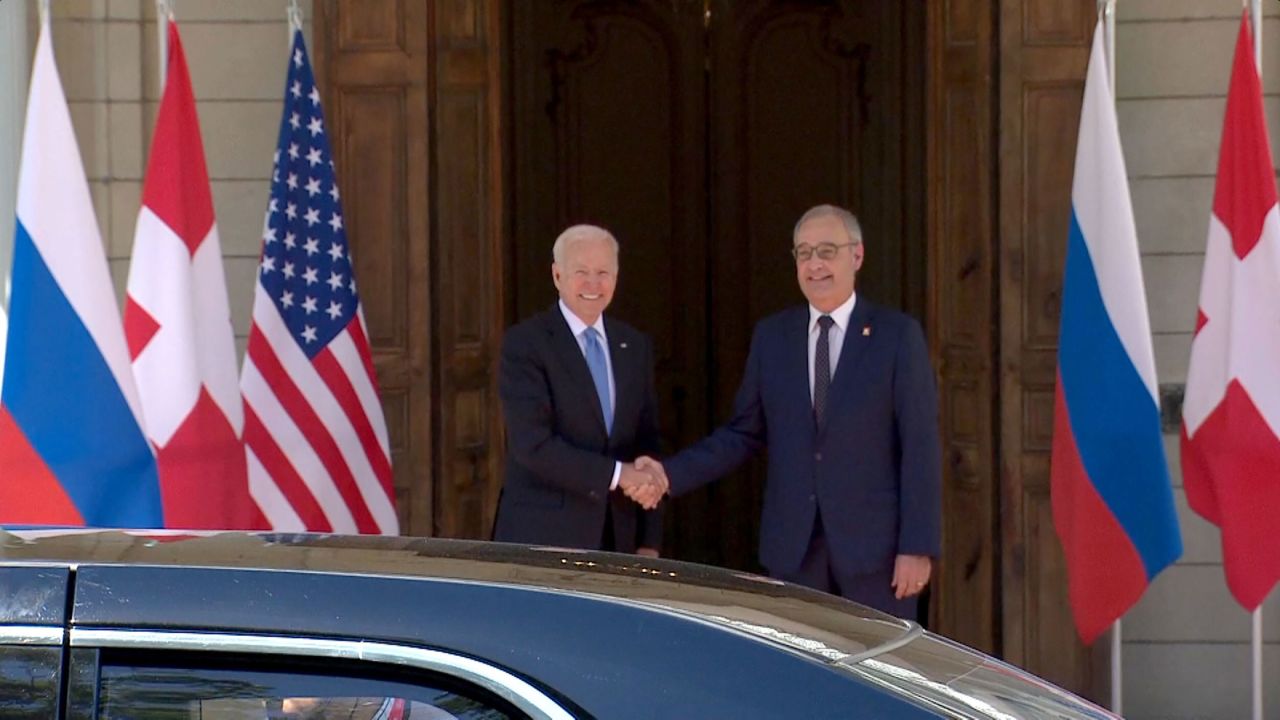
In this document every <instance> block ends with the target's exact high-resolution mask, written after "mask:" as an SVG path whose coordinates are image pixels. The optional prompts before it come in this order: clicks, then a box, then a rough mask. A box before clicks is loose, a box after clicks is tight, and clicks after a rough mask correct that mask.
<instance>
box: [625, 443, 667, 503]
mask: <svg viewBox="0 0 1280 720" xmlns="http://www.w3.org/2000/svg"><path fill="white" fill-rule="evenodd" d="M670 486H671V484H670V483H669V482H668V481H667V473H666V471H665V470H663V469H662V463H660V462H658V461H657V460H654V459H653V458H651V457H649V456H647V455H643V456H641V457H638V458H636V461H635V462H634V463H631V464H627V463H623V464H622V475H621V477H619V478H618V489H619V490H621V491H622V492H624V493H626V494H627V497H629V498H631V499H632V500H635V501H636V502H637V503H639V504H640V506H641V507H643V508H644V509H645V510H652V509H654V508H656V507H658V503H660V502H662V497H663V496H664V495H666V494H667V490H668V488H670Z"/></svg>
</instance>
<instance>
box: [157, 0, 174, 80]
mask: <svg viewBox="0 0 1280 720" xmlns="http://www.w3.org/2000/svg"><path fill="white" fill-rule="evenodd" d="M172 15H173V9H172V8H171V7H170V6H169V0H156V34H157V35H158V36H159V38H160V55H159V57H160V62H158V63H156V64H157V65H159V66H160V68H159V70H160V85H159V86H158V89H157V92H159V93H160V97H164V82H165V74H166V73H167V72H168V71H169V19H170V17H172Z"/></svg>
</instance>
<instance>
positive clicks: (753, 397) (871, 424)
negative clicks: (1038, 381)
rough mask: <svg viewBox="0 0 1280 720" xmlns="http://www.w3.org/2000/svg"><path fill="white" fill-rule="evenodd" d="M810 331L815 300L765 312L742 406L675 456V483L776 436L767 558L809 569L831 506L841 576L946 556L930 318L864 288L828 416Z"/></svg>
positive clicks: (674, 488)
mask: <svg viewBox="0 0 1280 720" xmlns="http://www.w3.org/2000/svg"><path fill="white" fill-rule="evenodd" d="M808 331H809V308H808V306H805V305H802V306H798V307H795V308H791V309H788V310H785V311H783V312H780V313H777V314H775V315H772V316H770V317H767V318H765V319H764V320H761V321H760V323H759V324H758V325H757V326H756V329H755V335H754V336H753V338H752V340H751V353H750V355H749V356H748V358H747V366H746V370H745V372H744V373H743V378H742V386H741V387H740V388H739V389H738V395H737V398H736V400H735V405H734V412H733V418H732V419H731V420H730V421H729V422H728V424H726V425H724V426H723V427H721V428H719V429H718V430H716V431H715V432H714V433H712V434H711V435H710V436H708V437H707V438H705V439H703V440H702V441H700V442H699V443H697V444H695V445H693V446H691V447H689V448H687V449H686V450H684V451H682V452H680V453H679V454H677V455H675V456H674V457H671V458H669V459H667V461H666V462H665V463H664V466H665V468H666V471H667V475H668V477H669V479H670V481H671V492H672V494H674V495H679V494H681V493H685V492H688V491H690V490H692V489H694V488H697V487H699V486H701V485H704V484H706V483H708V482H711V481H712V480H715V479H716V478H718V477H720V476H722V475H725V474H726V473H729V472H730V471H732V470H733V469H734V468H736V467H738V466H739V465H740V464H741V463H742V462H743V461H745V460H746V459H747V458H748V457H749V456H751V455H752V454H753V453H755V452H756V451H758V450H760V449H761V448H764V447H767V448H768V456H769V471H768V480H767V484H766V487H765V498H764V511H763V516H762V517H761V523H760V562H761V563H762V564H763V565H764V566H765V568H767V569H768V570H769V572H770V574H772V575H774V576H777V577H790V576H793V575H795V573H796V572H797V571H798V570H799V569H800V566H801V563H802V561H804V559H805V556H806V553H807V552H808V551H809V549H810V544H811V542H812V541H813V540H814V537H815V535H814V528H815V520H816V519H817V518H818V517H819V513H821V521H822V523H821V528H822V532H821V534H822V535H825V544H826V547H827V550H828V552H829V554H830V564H831V569H832V573H833V574H834V576H835V577H836V578H849V577H868V576H870V575H872V574H874V573H880V574H883V573H885V572H886V571H887V572H888V577H891V576H892V571H893V564H894V559H895V557H896V556H897V555H899V554H903V555H928V556H932V557H937V555H938V553H939V545H940V535H941V528H940V526H941V444H940V442H939V436H938V404H937V393H936V390H935V387H934V381H933V372H932V370H931V367H930V363H929V353H928V350H927V349H926V346H925V340H924V333H923V332H922V331H921V329H920V325H919V323H917V322H916V321H915V320H914V319H912V318H910V317H909V316H907V315H905V314H903V313H900V312H896V311H893V310H889V309H887V308H882V307H877V306H875V305H873V304H871V303H870V302H867V301H866V300H865V299H864V298H862V297H859V298H858V300H857V302H856V304H855V306H854V310H853V313H852V315H851V316H850V318H849V326H848V328H847V329H846V332H845V333H844V341H843V345H842V348H841V351H840V355H839V361H838V364H837V366H836V367H835V369H834V374H833V375H832V379H831V387H830V391H829V394H828V400H827V410H826V414H825V417H824V422H823V426H822V427H819V426H818V425H817V422H816V421H815V419H814V414H813V405H812V400H811V396H810V389H809V356H808ZM876 582H879V580H877V581H876ZM884 582H885V583H887V582H888V580H887V579H885V580H884ZM843 594H845V595H846V596H851V595H850V593H849V592H844V593H843ZM893 609H894V610H895V611H896V610H899V609H900V608H898V607H894V608H893Z"/></svg>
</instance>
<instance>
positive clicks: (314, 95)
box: [307, 87, 320, 105]
mask: <svg viewBox="0 0 1280 720" xmlns="http://www.w3.org/2000/svg"><path fill="white" fill-rule="evenodd" d="M307 97H309V98H311V104H312V105H319V104H320V91H319V90H317V89H316V88H314V87H313V88H311V94H310V95H308V96H307Z"/></svg>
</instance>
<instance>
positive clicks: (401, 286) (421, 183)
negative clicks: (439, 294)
mask: <svg viewBox="0 0 1280 720" xmlns="http://www.w3.org/2000/svg"><path fill="white" fill-rule="evenodd" d="M314 7H315V13H316V17H315V40H316V43H315V44H316V52H315V56H316V58H317V75H318V83H319V85H320V89H321V94H322V95H323V97H324V100H325V103H326V114H327V116H328V120H329V123H330V126H331V127H330V136H331V139H332V142H333V145H334V163H335V165H336V167H337V171H338V182H339V185H340V187H341V192H342V199H343V210H344V213H345V216H346V220H347V234H348V239H349V241H350V243H351V254H352V258H353V259H354V261H355V267H356V278H357V281H358V282H359V284H360V294H361V298H362V300H363V303H364V309H365V318H366V321H367V322H368V325H369V331H370V341H371V344H372V346H373V361H374V368H375V369H376V371H377V374H378V381H379V385H380V388H381V393H382V402H383V409H384V412H385V414H386V420H387V425H388V428H387V429H388V432H389V434H390V439H391V464H392V468H393V471H394V482H395V489H396V503H397V511H398V512H399V515H400V528H401V532H402V533H404V534H416V535H429V534H431V532H432V520H431V518H432V512H433V508H432V457H433V440H432V435H431V410H432V402H431V367H432V361H431V350H432V345H431V343H432V339H431V317H432V316H431V302H430V283H429V281H428V277H429V274H430V266H429V257H430V253H429V237H428V228H429V226H430V205H429V203H428V202H427V198H428V179H429V175H428V164H429V154H428V143H427V133H426V128H427V127H428V108H427V104H428V98H427V89H428V88H427V65H428V52H427V51H428V44H427V13H426V5H425V4H424V3H419V2H403V1H402V0H396V1H387V2H383V1H382V0H378V1H377V2H373V1H371V0H317V2H316V3H315V5H314Z"/></svg>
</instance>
